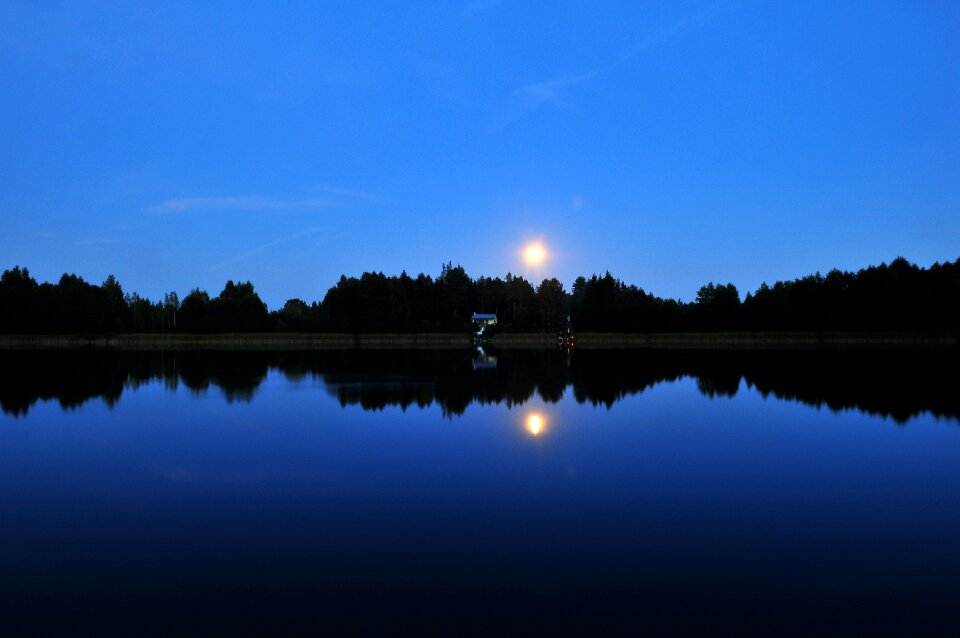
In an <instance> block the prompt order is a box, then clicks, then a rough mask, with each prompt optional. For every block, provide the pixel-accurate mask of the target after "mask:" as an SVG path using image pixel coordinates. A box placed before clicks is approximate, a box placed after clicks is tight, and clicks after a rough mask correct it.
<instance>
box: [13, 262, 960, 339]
mask: <svg viewBox="0 0 960 638" xmlns="http://www.w3.org/2000/svg"><path fill="white" fill-rule="evenodd" d="M474 312H483V313H496V314H497V317H498V321H499V326H498V329H499V330H501V331H505V332H551V331H555V330H557V329H559V328H560V327H561V326H563V325H564V324H565V322H566V317H567V316H570V317H571V318H572V321H573V324H574V326H575V327H576V329H577V330H579V331H585V332H624V333H629V332H644V333H647V332H714V331H722V332H727V331H817V332H819V331H888V330H889V331H899V330H903V331H950V332H953V331H957V330H960V259H958V260H957V261H955V262H945V263H935V264H933V265H932V266H930V267H929V268H921V267H918V266H917V265H915V264H911V263H910V262H908V261H907V260H906V259H903V258H902V257H901V258H897V259H895V260H893V261H892V262H890V263H889V264H886V263H883V264H880V265H879V266H870V267H868V268H864V269H861V270H859V271H857V272H847V271H840V270H832V271H830V272H829V273H828V274H827V275H825V276H824V275H821V274H820V273H816V274H814V275H809V276H807V277H803V278H800V279H795V280H793V281H778V282H776V283H775V284H773V285H772V286H769V285H767V284H766V283H764V284H762V285H761V286H760V287H759V288H758V289H757V290H756V292H748V293H747V295H746V297H745V298H744V299H743V300H742V301H741V299H740V293H739V291H738V290H737V288H736V287H735V286H734V285H733V284H731V283H727V284H715V283H712V282H711V283H709V284H707V285H705V286H703V287H701V288H700V289H699V291H698V292H697V295H696V299H695V300H694V301H692V302H683V301H680V300H674V299H663V298H661V297H657V296H655V295H653V294H650V293H648V292H646V291H644V290H643V289H642V288H640V287H638V286H636V285H628V284H626V283H624V282H623V281H621V280H619V279H616V278H615V277H613V275H611V274H610V273H609V272H608V273H606V274H604V275H603V276H599V275H593V276H592V277H590V278H589V279H587V278H585V277H578V278H577V279H576V280H575V281H574V282H573V286H572V289H571V291H569V292H568V291H566V290H565V289H564V287H563V284H562V283H561V282H560V281H558V280H557V279H544V280H543V281H542V282H541V283H540V284H539V285H537V286H534V284H533V283H532V282H530V281H527V280H526V279H525V278H523V277H522V276H519V275H513V274H507V276H506V277H505V278H503V279H501V278H500V277H478V278H477V279H472V278H471V277H470V276H469V275H467V273H466V271H464V269H463V268H462V267H461V266H454V265H453V264H452V263H447V264H445V265H444V266H443V267H442V269H441V271H440V274H439V276H437V277H431V276H429V275H425V274H422V273H421V274H419V275H417V277H416V278H414V277H411V276H409V275H408V274H407V273H406V272H403V273H401V274H400V275H399V276H386V275H384V274H383V273H382V272H367V273H363V275H361V276H360V277H347V276H345V275H343V276H341V277H340V280H339V281H338V282H337V283H336V285H335V286H333V287H332V288H330V289H329V290H328V291H327V293H326V295H325V296H324V298H323V300H322V301H319V302H318V301H314V302H313V303H310V304H308V303H307V302H305V301H303V300H301V299H290V300H289V301H287V302H286V303H285V304H284V305H283V307H282V308H280V309H278V310H274V311H272V312H271V311H270V310H269V309H268V308H267V305H266V304H265V303H264V302H263V301H262V300H261V299H260V296H259V295H258V294H257V292H256V291H255V290H254V286H253V284H252V283H250V282H236V283H235V282H233V281H228V282H227V283H226V286H224V289H223V290H222V291H221V292H220V294H219V295H217V296H216V297H211V296H210V295H209V294H208V293H207V292H205V291H202V290H199V289H194V290H192V291H190V293H189V294H187V295H186V296H185V297H184V298H183V299H180V298H179V296H178V295H177V293H175V292H170V293H167V294H166V295H164V297H163V299H162V300H160V301H150V300H148V299H145V298H143V297H141V296H139V295H138V294H136V293H125V292H124V290H123V288H122V287H121V285H120V282H118V281H117V279H116V278H115V277H114V276H113V275H111V276H109V277H107V279H106V281H104V282H103V283H102V284H101V285H99V286H98V285H95V284H91V283H88V282H86V281H84V280H83V279H82V278H80V277H78V276H76V275H73V274H65V275H63V276H62V277H61V278H60V280H59V281H58V282H57V283H38V282H37V281H36V280H35V279H33V277H31V276H30V273H29V271H28V270H27V269H26V268H21V267H19V266H17V267H14V268H12V269H10V270H6V271H5V272H4V273H3V275H2V277H0V333H2V334H112V333H226V332H244V333H245V332H251V333H252V332H338V333H377V332H386V333H418V332H419V333H436V332H461V331H464V330H467V329H468V328H469V325H470V316H471V314H472V313H474Z"/></svg>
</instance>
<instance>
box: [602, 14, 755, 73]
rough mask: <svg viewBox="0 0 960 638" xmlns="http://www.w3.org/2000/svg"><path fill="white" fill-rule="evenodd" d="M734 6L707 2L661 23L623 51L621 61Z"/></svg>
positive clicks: (691, 28) (711, 18) (699, 24)
mask: <svg viewBox="0 0 960 638" xmlns="http://www.w3.org/2000/svg"><path fill="white" fill-rule="evenodd" d="M734 8H736V5H735V4H734V3H729V2H718V3H714V4H709V5H707V6H705V7H703V8H702V9H700V10H699V11H697V12H696V13H691V14H688V15H685V16H683V17H681V18H679V19H678V20H676V21H674V22H671V23H669V24H663V25H661V26H659V27H657V28H656V29H654V30H652V31H650V32H648V33H646V34H644V35H643V36H642V37H640V39H638V40H637V41H636V42H634V44H633V45H632V46H630V47H629V48H628V49H627V50H626V51H624V52H623V55H622V56H621V60H622V61H626V60H629V59H630V58H633V57H635V56H637V55H639V54H641V53H644V52H646V51H650V50H651V49H655V48H657V47H658V46H660V45H661V44H663V43H665V42H668V41H669V40H673V39H674V38H679V37H681V36H683V35H686V34H687V32H689V31H691V30H693V29H695V28H697V27H699V26H701V25H703V24H705V23H707V22H709V21H711V20H713V19H714V18H716V17H717V16H719V15H720V14H722V13H725V12H727V11H730V10H732V9H734Z"/></svg>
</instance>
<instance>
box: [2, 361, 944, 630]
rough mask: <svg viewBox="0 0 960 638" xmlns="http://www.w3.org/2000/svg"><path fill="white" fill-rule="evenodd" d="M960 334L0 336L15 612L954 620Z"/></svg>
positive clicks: (7, 557)
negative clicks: (736, 344) (515, 341)
mask: <svg viewBox="0 0 960 638" xmlns="http://www.w3.org/2000/svg"><path fill="white" fill-rule="evenodd" d="M955 362H956V353H955V352H949V353H940V354H930V353H926V354H919V353H905V352H884V353H792V354H787V353H770V352H767V353H726V354H724V353H712V354H711V353H692V352H663V351H661V352H651V351H644V350H633V351H631V350H618V351H600V350H594V351H590V350H582V351H577V352H574V353H568V352H560V351H535V350H528V351H499V352H488V353H486V354H482V355H481V354H479V353H474V352H471V351H432V350H431V351H422V350H421V351H411V350H396V351H336V352H217V351H192V352H110V351H73V352H22V351H21V352H17V351H13V352H11V351H7V352H2V353H0V407H2V415H0V634H2V635H13V634H17V633H21V632H23V633H27V632H32V633H35V634H38V635H43V634H48V633H51V632H60V633H68V634H78V633H98V632H101V631H108V632H111V633H117V634H124V635H140V634H144V633H152V632H155V633H162V634H174V635H176V634H183V633H187V632H201V631H206V632H216V633H235V632H257V633H262V634H268V635H269V634H271V633H275V632H292V631H300V630H303V631H306V632H317V631H322V630H328V629H336V630H339V631H345V632H351V631H353V632H357V633H361V634H371V635H379V634H389V633H401V632H410V633H412V632H419V631H424V630H434V631H437V632H440V633H444V634H452V635H456V634H464V633H466V634H471V633H487V634H489V633H500V634H509V635H523V634H531V633H533V634H540V633H554V634H556V633H561V634H565V633H572V632H576V633H583V634H604V633H619V634H624V635H636V634H638V633H643V632H645V631H651V632H653V633H657V634H663V633H685V632H691V631H694V632H701V633H709V632H715V633H725V632H736V633H742V632H753V633H764V634H771V635H782V634H788V633H801V634H802V633H808V634H818V635H822V634H825V633H826V634H837V633H859V634H867V633H904V634H924V633H941V634H953V635H956V634H957V631H958V629H960V424H958V415H960V383H958V381H960V374H958V372H957V368H956V365H955Z"/></svg>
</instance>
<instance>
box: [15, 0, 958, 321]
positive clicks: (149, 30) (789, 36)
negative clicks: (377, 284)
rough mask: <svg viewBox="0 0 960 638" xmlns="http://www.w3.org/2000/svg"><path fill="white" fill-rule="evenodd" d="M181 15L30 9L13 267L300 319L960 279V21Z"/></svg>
mask: <svg viewBox="0 0 960 638" xmlns="http://www.w3.org/2000/svg"><path fill="white" fill-rule="evenodd" d="M152 4H154V5H159V6H150V5H148V4H147V3H143V4H142V5H140V6H131V5H130V4H128V3H116V4H115V3H103V2H97V3H87V2H65V3H45V2H43V3H42V2H35V1H31V2H23V3H20V2H3V3H2V4H0V86H2V87H3V88H2V90H0V262H2V263H0V267H2V268H9V267H11V266H13V265H14V264H21V265H25V266H28V267H29V268H30V269H31V271H32V272H33V274H34V276H36V277H38V278H39V279H51V280H52V279H56V278H58V277H59V276H60V274H62V273H63V272H65V271H69V272H75V273H77V274H79V275H81V276H83V277H85V278H87V279H89V280H92V281H94V282H100V281H102V280H103V279H104V278H105V277H106V276H107V275H108V274H110V273H114V274H116V275H117V277H118V278H119V279H120V281H121V283H122V284H123V285H124V288H125V289H126V290H127V291H138V292H140V293H141V294H145V295H146V296H148V297H151V298H154V299H155V298H158V297H159V296H160V295H161V294H162V292H164V291H166V290H176V291H178V292H180V293H181V294H184V293H186V292H187V291H189V289H190V288H192V287H195V286H200V287H202V288H205V289H207V290H209V291H210V292H211V293H214V294H216V293H217V292H219V291H220V289H221V288H222V287H223V283H224V282H225V281H226V280H227V279H228V278H230V279H243V280H246V279H250V280H252V281H253V282H254V284H255V285H256V286H257V289H258V290H259V291H260V293H261V294H262V296H263V297H264V299H265V300H266V301H267V302H268V304H269V305H270V306H271V307H272V308H275V307H277V306H278V305H280V304H282V303H283V301H284V300H285V299H287V298H289V297H293V296H298V297H301V298H304V299H307V300H308V301H309V300H314V299H319V298H322V296H323V294H324V292H325V291H326V289H327V288H328V287H329V286H331V285H332V284H333V283H335V281H336V279H337V278H338V277H339V275H340V273H346V274H349V275H359V274H360V273H361V272H363V271H364V270H382V271H383V272H385V273H388V274H396V273H399V272H400V271H401V270H402V269H406V270H407V271H408V272H409V273H411V274H415V273H417V272H420V271H424V272H427V273H431V274H436V273H437V272H438V271H439V269H440V265H441V263H443V262H446V261H448V260H452V261H453V262H454V263H461V264H462V265H463V266H464V267H465V268H466V269H467V271H468V272H469V273H470V274H471V275H480V274H488V275H505V274H506V273H507V272H508V271H512V272H514V273H518V272H519V273H522V274H524V275H526V276H528V277H531V278H534V279H536V280H538V281H539V279H541V278H542V277H544V276H557V277H559V278H560V279H561V280H562V281H564V282H565V283H566V284H567V285H568V286H569V284H570V283H571V282H572V280H573V278H574V277H576V275H578V274H587V275H589V274H591V273H594V272H598V273H602V272H604V271H606V270H610V271H611V272H613V273H614V274H615V275H616V276H618V277H620V278H622V279H625V280H627V281H629V282H633V283H637V284H639V285H641V286H642V287H644V288H645V289H647V290H649V291H651V292H653V293H655V294H658V295H662V296H667V297H680V298H683V299H685V300H689V299H691V298H692V297H693V296H694V295H695V292H696V289H697V288H698V287H699V286H700V285H701V284H703V283H706V282H707V281H711V280H713V281H722V282H727V281H731V282H733V283H734V284H736V285H737V286H738V288H740V290H741V294H743V293H745V292H746V291H747V290H753V289H755V288H756V287H757V285H759V283H760V282H761V281H764V280H767V281H772V280H775V279H782V278H793V277H795V276H800V275H804V274H808V273H811V272H814V271H817V270H821V271H826V270H828V269H829V268H831V267H833V266H839V267H842V268H850V269H855V268H859V267H861V266H864V265H868V264H871V263H879V262H880V261H889V260H890V259H892V258H894V257H896V256H897V255H903V256H905V257H907V258H908V259H910V260H912V261H916V262H918V263H920V264H922V265H929V264H930V263H932V262H934V261H937V260H940V261H942V260H953V259H956V258H957V257H960V4H957V3H953V2H921V1H919V0H918V1H915V2H879V1H877V2H863V3H859V2H835V1H831V2H809V1H796V2H761V1H753V2H751V1H742V2H735V1H733V2H663V3H644V2H622V3H615V2H609V3H595V2H581V3H568V2H550V3H532V2H530V3H527V2H509V1H503V2H497V1H495V0H487V1H482V0H481V1H476V2H466V3H462V4H459V5H457V4H455V3H452V2H437V3H426V2H418V3H413V2H391V3H373V2H371V3H360V2H343V3H336V4H334V3H313V2H310V3H303V4H295V3H287V2H282V3H267V2H264V3H256V4H254V3H250V4H246V3H239V2H224V3H221V4H215V3H211V2H188V3H182V4H181V3H172V2H164V3H152ZM532 238H542V239H543V240H544V242H545V244H546V245H547V247H548V249H549V250H550V254H551V259H550V261H549V262H548V263H547V264H546V265H545V266H543V267H542V268H540V269H539V270H538V271H530V270H529V269H528V268H526V267H525V266H523V265H522V264H521V263H520V260H519V258H518V251H519V249H520V247H521V245H522V244H523V242H524V241H525V240H527V239H532Z"/></svg>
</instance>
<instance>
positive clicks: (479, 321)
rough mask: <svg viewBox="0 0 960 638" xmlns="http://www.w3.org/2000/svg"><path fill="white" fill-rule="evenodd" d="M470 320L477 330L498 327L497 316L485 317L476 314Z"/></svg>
mask: <svg viewBox="0 0 960 638" xmlns="http://www.w3.org/2000/svg"><path fill="white" fill-rule="evenodd" d="M470 319H471V320H472V321H473V325H474V326H476V327H477V328H489V327H490V326H495V325H497V315H485V314H482V313H479V312H475V313H473V316H472V317H470Z"/></svg>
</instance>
